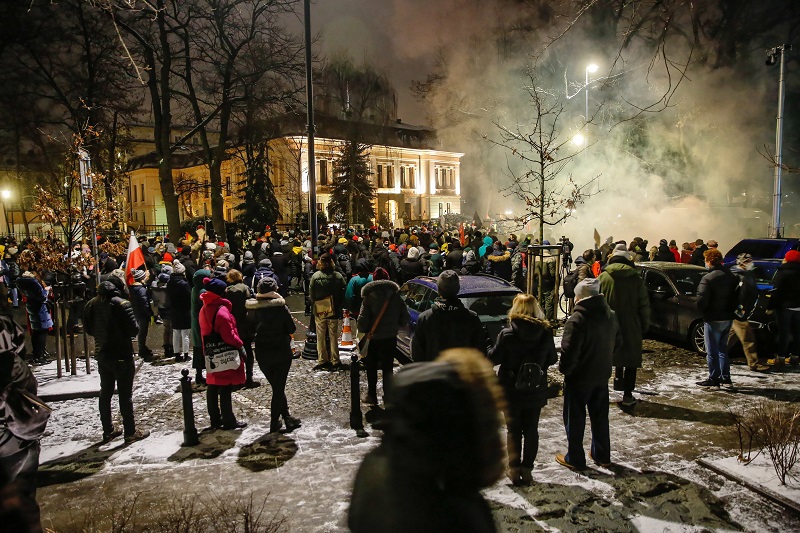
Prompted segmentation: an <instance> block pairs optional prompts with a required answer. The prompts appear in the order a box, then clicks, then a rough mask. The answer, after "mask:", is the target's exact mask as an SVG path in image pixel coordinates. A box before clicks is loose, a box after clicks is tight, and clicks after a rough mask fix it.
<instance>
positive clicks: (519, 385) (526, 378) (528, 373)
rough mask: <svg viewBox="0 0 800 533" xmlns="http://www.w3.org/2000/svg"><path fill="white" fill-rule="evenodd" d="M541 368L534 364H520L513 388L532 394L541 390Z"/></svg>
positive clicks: (542, 373)
mask: <svg viewBox="0 0 800 533" xmlns="http://www.w3.org/2000/svg"><path fill="white" fill-rule="evenodd" d="M543 375H544V372H542V367H540V366H539V365H537V364H536V363H522V364H521V365H519V370H518V371H517V379H516V381H514V388H515V389H517V390H518V391H522V392H533V391H537V390H540V389H542V376H543Z"/></svg>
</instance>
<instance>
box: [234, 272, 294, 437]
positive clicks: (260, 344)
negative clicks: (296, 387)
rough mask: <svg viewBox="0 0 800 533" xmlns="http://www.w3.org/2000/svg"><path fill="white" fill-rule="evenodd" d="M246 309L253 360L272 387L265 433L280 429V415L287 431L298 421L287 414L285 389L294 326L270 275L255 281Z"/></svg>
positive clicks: (291, 429)
mask: <svg viewBox="0 0 800 533" xmlns="http://www.w3.org/2000/svg"><path fill="white" fill-rule="evenodd" d="M247 312H248V320H249V322H250V323H251V324H252V325H253V327H254V329H255V352H256V353H255V356H256V361H258V367H259V368H260V369H261V372H263V373H264V376H265V377H266V378H267V381H269V384H270V386H271V387H272V401H271V403H270V424H269V432H270V433H277V432H278V431H280V429H281V427H282V425H281V420H280V419H281V417H283V422H284V424H286V429H287V431H293V430H295V429H297V428H298V427H300V420H299V419H297V418H295V417H293V416H291V415H290V414H289V403H288V401H287V399H286V392H285V391H286V381H287V379H288V377H289V369H290V368H291V366H292V337H291V335H292V333H294V332H295V329H296V328H297V327H296V326H295V324H294V320H293V319H292V315H291V313H290V312H289V308H288V307H286V301H285V300H284V299H283V298H282V297H281V295H280V294H278V284H277V282H276V281H275V280H274V279H273V278H270V277H265V278H263V279H262V280H261V281H260V282H259V283H258V294H256V297H255V298H251V299H249V300H247Z"/></svg>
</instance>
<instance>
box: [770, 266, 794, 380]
mask: <svg viewBox="0 0 800 533" xmlns="http://www.w3.org/2000/svg"><path fill="white" fill-rule="evenodd" d="M772 285H773V287H774V290H773V292H772V296H771V297H770V302H769V308H770V309H775V314H776V315H777V319H778V355H777V357H776V358H775V360H773V361H772V364H773V365H774V366H775V368H780V367H781V365H783V364H786V363H792V364H797V357H798V355H800V353H799V352H800V339H799V338H798V332H800V311H798V309H800V252H798V251H797V250H790V251H788V252H786V256H785V257H784V262H783V263H782V264H781V266H779V267H778V270H777V271H776V272H775V276H774V277H773V278H772ZM792 348H793V353H794V356H793V358H791V359H790V358H789V354H790V352H792Z"/></svg>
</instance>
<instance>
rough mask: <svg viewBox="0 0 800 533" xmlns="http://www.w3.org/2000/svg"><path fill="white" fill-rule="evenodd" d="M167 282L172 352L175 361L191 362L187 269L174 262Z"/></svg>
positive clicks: (190, 299) (190, 300)
mask: <svg viewBox="0 0 800 533" xmlns="http://www.w3.org/2000/svg"><path fill="white" fill-rule="evenodd" d="M172 265H173V267H172V274H170V276H169V281H168V282H167V298H168V299H169V302H170V318H171V319H172V352H173V353H174V354H175V361H176V362H178V361H188V360H189V338H190V335H191V329H192V286H191V285H190V284H189V280H187V279H186V267H185V266H183V263H181V262H180V261H179V260H177V259H175V260H174V261H173V262H172Z"/></svg>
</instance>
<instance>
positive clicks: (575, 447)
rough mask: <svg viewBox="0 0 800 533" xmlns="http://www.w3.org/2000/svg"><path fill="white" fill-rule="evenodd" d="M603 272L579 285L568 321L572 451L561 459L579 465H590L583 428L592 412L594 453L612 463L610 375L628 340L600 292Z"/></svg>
mask: <svg viewBox="0 0 800 533" xmlns="http://www.w3.org/2000/svg"><path fill="white" fill-rule="evenodd" d="M601 288H602V283H601V282H600V280H599V279H598V278H586V279H584V280H583V281H581V282H580V283H578V284H577V285H576V286H575V307H574V309H573V310H572V314H571V315H570V317H569V318H568V319H567V322H566V324H565V325H564V333H563V336H562V338H561V359H560V361H559V365H558V368H559V370H560V371H561V373H562V374H564V429H565V430H566V433H567V453H565V454H557V455H556V461H557V462H558V463H559V464H561V465H562V466H566V467H567V468H570V469H574V470H582V469H584V468H586V455H585V453H584V450H583V434H584V431H585V428H586V412H587V410H588V412H589V420H590V423H591V427H592V446H591V451H590V457H591V459H592V460H593V461H594V462H595V463H596V464H598V465H600V466H608V465H609V464H610V463H611V436H610V432H609V426H608V406H609V400H608V378H609V377H611V364H612V362H613V358H614V357H615V354H616V353H617V352H618V351H619V350H620V348H621V347H622V346H623V345H624V341H623V338H622V333H621V332H620V323H619V322H618V321H617V316H616V313H614V311H613V310H612V309H611V307H609V305H608V303H607V302H606V299H605V298H603V295H601V294H600V291H601Z"/></svg>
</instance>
